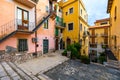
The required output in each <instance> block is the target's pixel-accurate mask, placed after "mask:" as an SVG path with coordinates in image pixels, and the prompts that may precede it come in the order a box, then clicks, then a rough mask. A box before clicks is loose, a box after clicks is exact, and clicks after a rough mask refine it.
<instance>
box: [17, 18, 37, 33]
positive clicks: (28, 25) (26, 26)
mask: <svg viewBox="0 0 120 80" xmlns="http://www.w3.org/2000/svg"><path fill="white" fill-rule="evenodd" d="M16 26H17V30H18V31H32V30H33V29H34V28H35V22H30V21H28V20H21V19H16Z"/></svg>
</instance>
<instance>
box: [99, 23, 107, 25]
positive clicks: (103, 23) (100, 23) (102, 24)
mask: <svg viewBox="0 0 120 80" xmlns="http://www.w3.org/2000/svg"><path fill="white" fill-rule="evenodd" d="M107 23H108V22H101V23H100V25H105V24H107Z"/></svg>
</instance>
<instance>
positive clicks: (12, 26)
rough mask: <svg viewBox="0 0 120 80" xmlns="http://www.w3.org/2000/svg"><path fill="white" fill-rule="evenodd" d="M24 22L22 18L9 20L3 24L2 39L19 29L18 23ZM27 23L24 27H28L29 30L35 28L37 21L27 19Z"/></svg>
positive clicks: (1, 27)
mask: <svg viewBox="0 0 120 80" xmlns="http://www.w3.org/2000/svg"><path fill="white" fill-rule="evenodd" d="M22 22H23V21H22V20H21V19H14V20H11V21H9V22H7V23H6V24H4V25H1V26H0V39H2V38H3V37H5V36H7V35H9V34H10V33H12V32H14V31H16V30H19V29H18V25H21V26H22V25H23V23H22ZM25 23H26V25H27V26H23V27H28V31H32V30H33V29H34V28H35V22H30V21H27V20H26V22H25ZM25 23H24V24H25Z"/></svg>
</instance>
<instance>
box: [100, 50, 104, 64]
mask: <svg viewBox="0 0 120 80" xmlns="http://www.w3.org/2000/svg"><path fill="white" fill-rule="evenodd" d="M104 61H106V55H105V52H102V53H100V56H99V62H100V63H101V64H103V62H104Z"/></svg>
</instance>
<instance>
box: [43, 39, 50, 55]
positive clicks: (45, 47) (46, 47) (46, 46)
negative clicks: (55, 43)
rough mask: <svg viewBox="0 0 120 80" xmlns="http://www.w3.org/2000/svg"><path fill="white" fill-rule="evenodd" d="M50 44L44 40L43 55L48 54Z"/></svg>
mask: <svg viewBox="0 0 120 80" xmlns="http://www.w3.org/2000/svg"><path fill="white" fill-rule="evenodd" d="M48 43H49V42H48V39H44V40H43V53H44V54H45V53H48V48H49V47H48V46H49V45H48Z"/></svg>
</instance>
